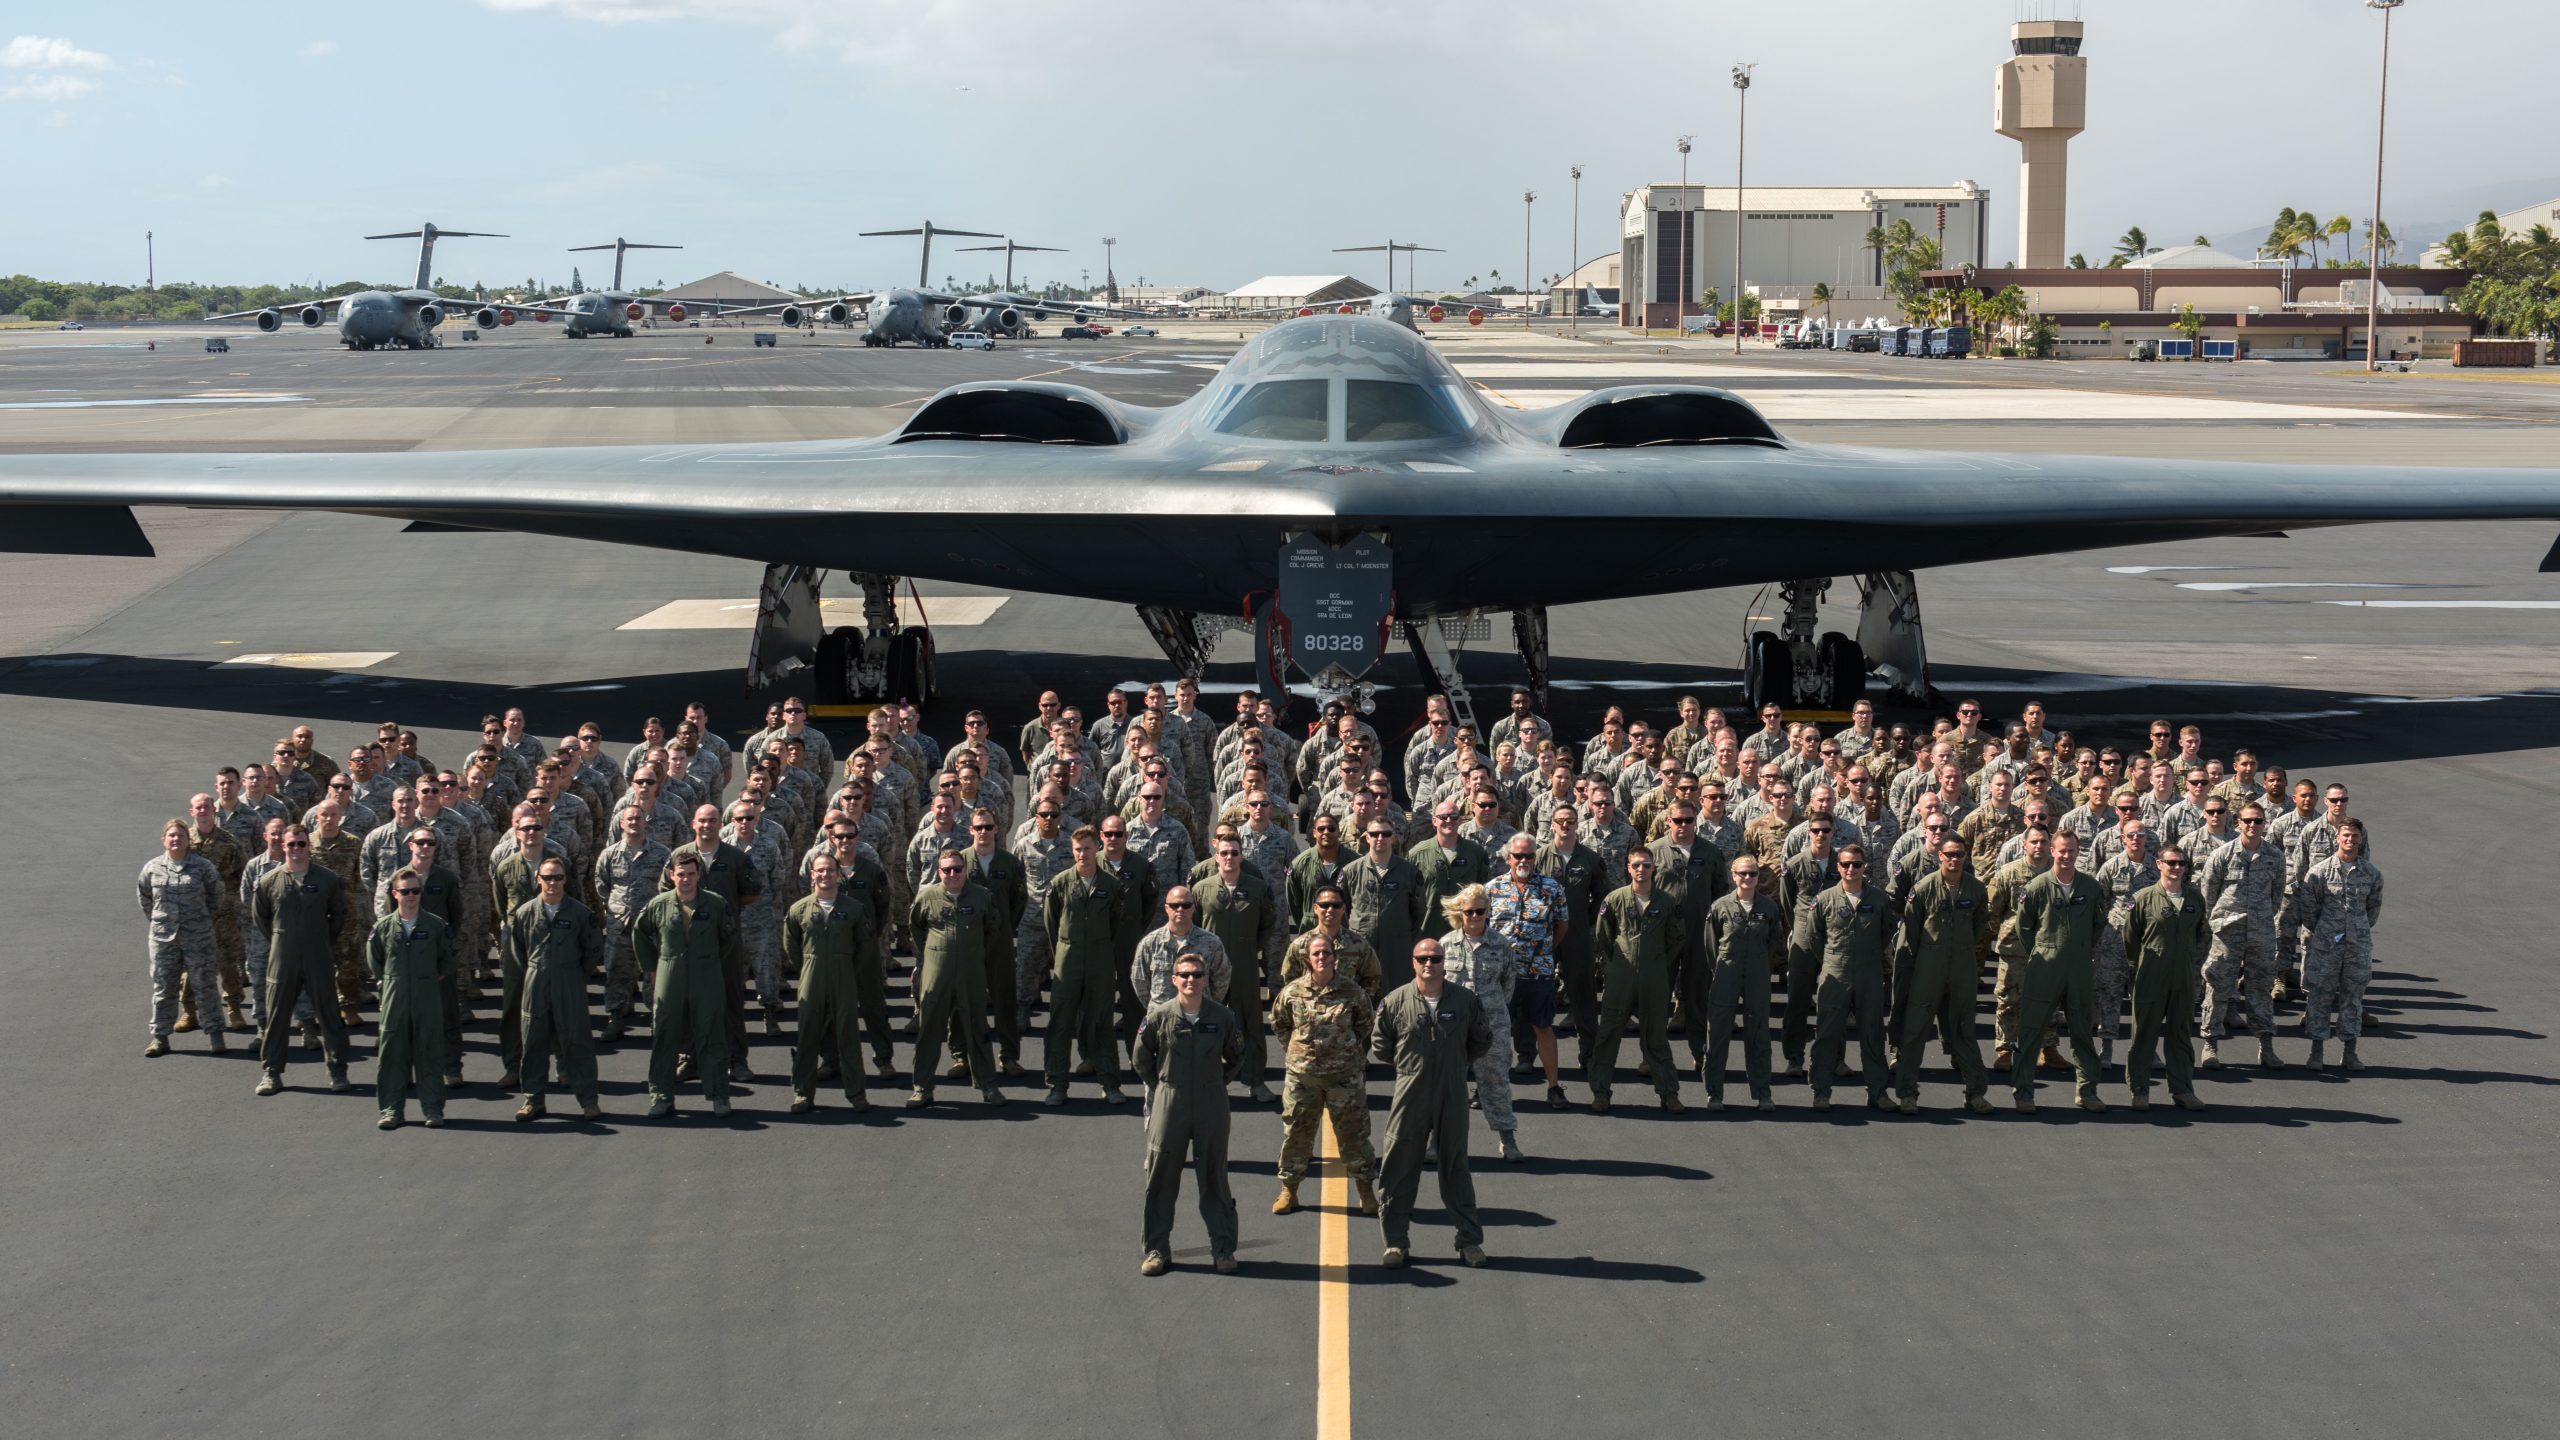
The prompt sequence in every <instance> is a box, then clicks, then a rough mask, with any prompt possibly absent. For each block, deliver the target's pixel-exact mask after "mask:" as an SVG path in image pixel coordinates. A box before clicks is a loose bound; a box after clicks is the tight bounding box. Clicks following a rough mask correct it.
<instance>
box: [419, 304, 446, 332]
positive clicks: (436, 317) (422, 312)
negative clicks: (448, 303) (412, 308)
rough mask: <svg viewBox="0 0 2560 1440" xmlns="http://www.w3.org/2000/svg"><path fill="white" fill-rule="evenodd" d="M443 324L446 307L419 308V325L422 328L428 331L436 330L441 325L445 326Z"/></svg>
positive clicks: (423, 306)
mask: <svg viewBox="0 0 2560 1440" xmlns="http://www.w3.org/2000/svg"><path fill="white" fill-rule="evenodd" d="M443 323H444V307H443V306H441V305H421V306H419V307H418V324H419V326H420V327H421V328H423V329H427V330H433V329H434V328H436V327H437V326H439V325H441V324H443Z"/></svg>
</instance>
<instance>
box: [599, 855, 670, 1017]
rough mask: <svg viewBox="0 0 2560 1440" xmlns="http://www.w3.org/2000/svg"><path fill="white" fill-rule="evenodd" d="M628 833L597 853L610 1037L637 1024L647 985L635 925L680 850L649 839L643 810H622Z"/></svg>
mask: <svg viewBox="0 0 2560 1440" xmlns="http://www.w3.org/2000/svg"><path fill="white" fill-rule="evenodd" d="M621 821H622V833H621V834H620V835H619V836H618V837H617V838H616V839H615V840H614V842H613V843H612V844H610V845H607V846H606V847H604V849H603V850H602V851H601V852H599V853H598V854H597V856H596V863H595V889H596V898H597V899H598V900H599V901H600V902H601V903H602V905H603V907H604V955H605V967H604V1013H605V1038H606V1039H607V1040H618V1039H620V1038H622V1034H623V1031H624V1030H626V1029H628V1028H629V1026H630V1023H631V1011H632V1008H633V1003H634V996H635V995H637V994H639V993H641V992H642V991H643V990H644V988H645V981H646V978H647V977H645V976H643V975H642V974H641V973H640V957H639V953H638V952H637V951H635V950H634V949H633V948H632V945H631V927H632V926H633V925H635V924H638V923H639V920H640V912H641V911H642V910H644V909H646V908H648V904H649V901H650V900H651V899H652V898H653V897H655V896H656V895H657V893H658V885H659V882H660V880H661V879H662V877H664V876H665V874H666V872H667V861H668V859H669V858H670V857H671V856H672V855H673V854H674V853H675V852H674V851H672V850H669V849H668V848H667V847H666V846H664V845H661V844H659V843H658V842H657V841H655V840H652V839H650V838H649V832H648V827H647V823H646V817H644V816H643V815H642V814H641V813H640V812H639V811H637V810H625V811H623V812H622V814H621Z"/></svg>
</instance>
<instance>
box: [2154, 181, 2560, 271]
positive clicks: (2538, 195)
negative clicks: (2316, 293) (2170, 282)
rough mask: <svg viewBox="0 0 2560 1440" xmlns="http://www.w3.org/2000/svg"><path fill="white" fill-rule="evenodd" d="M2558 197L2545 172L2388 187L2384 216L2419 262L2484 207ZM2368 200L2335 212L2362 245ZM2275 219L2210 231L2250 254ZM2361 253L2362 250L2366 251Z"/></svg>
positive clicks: (2556, 184) (2216, 239) (2223, 243)
mask: <svg viewBox="0 0 2560 1440" xmlns="http://www.w3.org/2000/svg"><path fill="white" fill-rule="evenodd" d="M2386 178H2387V177H2386ZM2554 197H2560V175H2545V176H2542V177H2540V178H2538V179H2526V180H2501V181H2498V182H2496V183H2494V184H2489V185H2481V186H2476V187H2466V188H2464V189H2461V190H2432V191H2428V192H2424V193H2420V194H2417V195H2412V196H2409V197H2407V198H2405V199H2400V198H2394V197H2393V196H2392V195H2391V193H2390V191H2389V189H2388V188H2386V189H2385V190H2384V192H2383V218H2385V219H2387V220H2390V221H2391V233H2392V234H2393V236H2394V237H2395V238H2397V239H2398V240H2399V242H2400V256H2401V259H2402V260H2403V261H2404V262H2412V263H2414V262H2415V261H2416V259H2417V257H2418V255H2419V253H2420V252H2422V251H2424V250H2425V249H2426V248H2427V247H2428V246H2430V245H2433V244H2435V243H2436V242H2437V241H2439V240H2442V239H2443V238H2444V237H2445V236H2447V235H2449V234H2451V233H2453V232H2454V231H2456V230H2468V229H2470V228H2471V223H2472V222H2473V221H2475V220H2477V219H2479V218H2480V212H2481V211H2483V210H2492V211H2496V212H2499V213H2501V214H2503V213H2505V212H2506V211H2509V210H2521V209H2523V208H2524V207H2525V206H2527V205H2535V204H2539V203H2541V202H2542V201H2545V200H2549V199H2552V198H2554ZM2290 203H2292V202H2291V201H2278V202H2277V207H2276V208H2278V209H2280V208H2282V207H2283V206H2284V205H2287V204H2290ZM2367 203H2368V202H2364V201H2358V202H2356V203H2354V204H2352V205H2346V206H2341V207H2340V208H2339V209H2338V210H2336V211H2334V212H2332V213H2335V214H2342V215H2348V216H2352V217H2354V219H2355V222H2356V236H2355V240H2354V242H2353V243H2354V244H2355V245H2356V246H2358V247H2361V246H2362V245H2363V244H2364V212H2365V208H2366V204H2367ZM2402 215H2410V216H2417V217H2420V218H2417V219H2414V220H2402V219H2399V218H2398V217H2399V216H2402ZM2275 218H2276V217H2275V210H2274V209H2270V210H2269V211H2268V212H2267V215H2266V218H2265V219H2263V220H2260V221H2259V222H2258V223H2257V224H2255V225H2252V226H2243V227H2241V228H2239V229H2235V230H2229V231H2222V230H2213V231H2207V232H2206V233H2207V234H2210V235H2212V236H2213V243H2214V245H2215V247H2216V248H2218V249H2222V250H2228V251H2230V252H2231V253H2232V254H2234V255H2248V254H2252V253H2255V252H2256V250H2257V248H2258V245H2259V244H2260V242H2262V241H2264V240H2265V239H2266V238H2267V227H2268V226H2269V225H2271V224H2273V223H2274V222H2275ZM2153 238H2154V239H2158V238H2159V237H2157V236H2155V237H2153ZM2164 243H2165V242H2164ZM2326 253H2327V254H2328V255H2332V256H2334V255H2337V254H2339V253H2340V251H2339V244H2338V242H2337V241H2334V240H2333V241H2330V242H2329V245H2328V247H2327V251H2326ZM2358 253H2361V250H2360V249H2359V252H2358Z"/></svg>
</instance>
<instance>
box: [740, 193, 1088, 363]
mask: <svg viewBox="0 0 2560 1440" xmlns="http://www.w3.org/2000/svg"><path fill="white" fill-rule="evenodd" d="M862 234H863V236H864V237H865V238H870V237H876V236H883V235H920V236H923V237H924V245H923V259H922V261H921V263H919V264H918V265H917V267H916V283H915V287H914V288H913V289H908V288H905V287H903V286H899V287H892V288H890V289H886V290H864V291H856V292H853V293H849V294H844V295H837V296H833V297H830V298H826V299H812V300H782V301H776V302H774V303H772V304H769V305H754V306H749V307H747V308H745V309H741V310H730V311H726V312H724V313H726V314H729V315H733V316H734V315H771V316H773V317H774V318H776V319H778V320H780V321H781V322H782V324H783V327H784V328H785V329H792V330H796V329H798V328H799V327H800V326H802V325H804V324H810V323H813V322H820V321H823V322H824V323H826V324H829V325H851V324H854V323H855V322H856V321H857V320H859V321H860V323H861V325H862V343H863V344H865V345H870V346H881V345H889V346H895V345H898V344H901V343H904V344H911V345H921V346H925V347H927V348H938V347H940V346H943V345H946V344H948V343H950V336H951V333H952V332H953V331H955V330H966V329H971V328H973V327H975V328H983V329H986V330H989V331H991V332H993V333H996V334H1000V335H1006V336H1021V335H1025V334H1027V333H1028V332H1027V330H1026V329H1025V326H1026V325H1027V324H1028V323H1029V322H1030V321H1032V320H1046V319H1048V318H1049V317H1050V316H1051V315H1053V314H1056V315H1070V316H1073V317H1074V318H1075V320H1076V321H1077V322H1078V323H1082V322H1083V321H1084V319H1085V318H1086V317H1087V316H1090V315H1106V314H1107V315H1119V314H1126V313H1131V312H1126V311H1122V310H1118V309H1115V308H1114V307H1111V306H1108V305H1097V304H1093V303H1091V302H1088V301H1081V300H1077V301H1068V302H1064V303H1061V302H1058V301H1053V300H1042V299H1038V298H1036V297H1030V296H1021V295H1013V294H1010V293H1006V292H1004V291H998V292H993V293H989V294H983V295H953V294H946V293H944V292H943V291H940V290H936V289H934V288H932V285H931V283H930V281H929V279H928V277H929V276H930V275H931V274H932V272H933V238H934V237H935V236H937V235H967V236H973V237H977V238H981V239H1002V238H1003V237H1002V236H997V235H992V234H991V233H990V232H988V231H984V230H946V229H944V228H942V227H940V226H938V225H935V224H934V223H933V222H932V221H930V220H927V221H925V222H924V224H922V225H921V226H918V227H917V228H915V229H912V230H865V231H863V232H862ZM973 248H983V249H988V250H995V249H1004V248H1011V249H1017V250H1037V249H1042V248H1045V247H1042V246H1037V245H1021V246H1015V245H1012V244H1011V242H1010V241H1008V242H1007V243H1006V245H1005V246H995V245H988V246H983V247H973ZM1012 271H1013V261H1012V256H1011V255H1007V256H1006V258H1005V273H1006V274H1007V275H1008V276H1010V275H1011V274H1012ZM1008 288H1009V287H1008Z"/></svg>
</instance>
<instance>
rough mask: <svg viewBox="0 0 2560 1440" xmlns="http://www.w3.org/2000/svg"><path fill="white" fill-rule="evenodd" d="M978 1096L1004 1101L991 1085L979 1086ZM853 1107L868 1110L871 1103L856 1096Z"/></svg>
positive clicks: (991, 1101)
mask: <svg viewBox="0 0 2560 1440" xmlns="http://www.w3.org/2000/svg"><path fill="white" fill-rule="evenodd" d="M978 1098H979V1099H981V1100H984V1101H986V1102H987V1103H988V1104H990V1105H1002V1104H1004V1103H1005V1098H1004V1092H1003V1091H1001V1090H999V1089H997V1088H996V1087H994V1086H993V1085H986V1086H981V1087H980V1088H979V1090H978ZM853 1108H854V1109H856V1110H868V1109H870V1108H871V1104H870V1102H869V1101H867V1100H862V1099H860V1098H856V1099H855V1101H854V1104H853Z"/></svg>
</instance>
